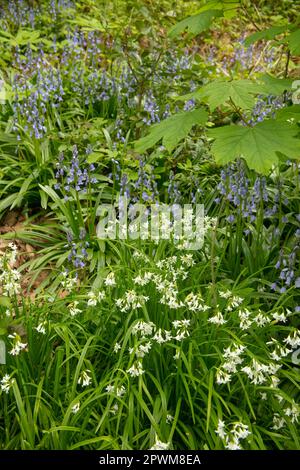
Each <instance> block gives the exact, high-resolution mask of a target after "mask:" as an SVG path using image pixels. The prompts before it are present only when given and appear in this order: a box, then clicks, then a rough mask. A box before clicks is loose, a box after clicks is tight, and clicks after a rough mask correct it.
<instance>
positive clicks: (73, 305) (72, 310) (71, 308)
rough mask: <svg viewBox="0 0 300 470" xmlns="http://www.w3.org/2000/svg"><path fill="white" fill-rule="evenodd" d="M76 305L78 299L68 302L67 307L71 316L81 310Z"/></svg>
mask: <svg viewBox="0 0 300 470" xmlns="http://www.w3.org/2000/svg"><path fill="white" fill-rule="evenodd" d="M78 305H79V302H78V300H74V302H72V303H71V304H69V306H68V307H69V311H70V315H71V317H75V316H76V315H78V314H79V313H81V312H82V310H81V309H80V308H78Z"/></svg>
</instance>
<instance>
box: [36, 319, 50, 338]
mask: <svg viewBox="0 0 300 470" xmlns="http://www.w3.org/2000/svg"><path fill="white" fill-rule="evenodd" d="M46 326H47V322H46V321H43V322H40V323H39V324H38V326H36V327H35V328H34V329H35V330H36V331H37V332H38V333H40V334H41V335H45V334H46Z"/></svg>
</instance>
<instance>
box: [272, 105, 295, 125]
mask: <svg viewBox="0 0 300 470" xmlns="http://www.w3.org/2000/svg"><path fill="white" fill-rule="evenodd" d="M276 120H280V121H294V122H295V123H296V122H300V104H293V105H292V106H287V107H286V108H281V109H279V110H278V111H277V112H276Z"/></svg>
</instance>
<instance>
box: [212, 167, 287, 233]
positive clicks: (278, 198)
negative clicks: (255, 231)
mask: <svg viewBox="0 0 300 470" xmlns="http://www.w3.org/2000/svg"><path fill="white" fill-rule="evenodd" d="M217 189H218V191H219V194H220V196H218V197H217V198H216V199H215V202H216V203H217V204H220V202H221V199H222V198H224V199H225V200H226V201H228V202H229V204H230V206H229V207H230V208H231V212H230V214H229V215H228V216H227V222H229V223H230V224H234V223H235V222H236V221H237V219H238V218H239V217H241V218H242V219H244V221H245V223H246V228H245V234H246V235H247V234H249V233H250V232H251V224H253V223H254V222H255V221H256V219H257V217H258V214H260V211H261V210H262V211H263V216H264V219H266V218H272V217H276V220H277V219H279V218H280V220H279V222H282V223H286V222H287V218H286V217H285V216H283V217H281V216H280V214H281V212H280V207H281V208H283V206H284V205H286V206H287V205H288V198H287V197H286V195H285V192H284V190H283V189H282V187H281V182H280V181H279V182H278V184H277V187H275V192H274V190H273V187H272V188H269V187H268V186H267V179H266V178H265V177H262V176H257V177H256V179H255V181H254V183H253V184H251V181H250V179H249V177H248V175H247V172H246V168H245V165H244V163H243V161H241V160H238V161H237V162H236V163H231V164H229V165H227V166H226V167H224V168H223V169H222V170H221V178H220V182H219V184H218V186H217ZM275 225H277V222H276V224H275ZM278 233H279V232H278V227H277V226H276V227H275V229H274V235H278ZM270 241H271V240H270Z"/></svg>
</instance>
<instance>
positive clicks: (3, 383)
mask: <svg viewBox="0 0 300 470" xmlns="http://www.w3.org/2000/svg"><path fill="white" fill-rule="evenodd" d="M14 380H15V379H12V378H11V377H10V376H9V375H8V374H5V375H4V376H3V377H2V379H1V380H0V389H1V390H2V392H5V393H8V392H9V390H10V388H11V387H12V384H13V382H14Z"/></svg>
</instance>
